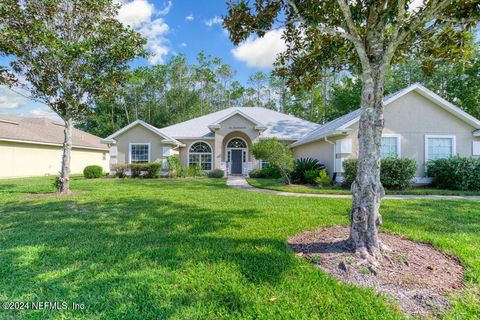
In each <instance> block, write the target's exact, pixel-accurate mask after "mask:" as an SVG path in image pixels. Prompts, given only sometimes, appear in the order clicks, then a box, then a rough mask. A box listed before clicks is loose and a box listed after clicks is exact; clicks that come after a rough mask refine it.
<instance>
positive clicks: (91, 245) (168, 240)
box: [0, 183, 294, 317]
mask: <svg viewBox="0 0 480 320" xmlns="http://www.w3.org/2000/svg"><path fill="white" fill-rule="evenodd" d="M147 184H148V183H147ZM216 185H218V183H217V184H216ZM152 186H154V185H152ZM259 214H260V213H259V212H257V211H256V210H252V209H224V210H222V209H218V210H211V209H206V208H203V207H200V206H196V205H191V204H185V203H182V202H178V203H177V202H171V201H166V200H161V199H154V200H153V199H151V198H148V199H131V197H130V198H122V199H117V200H108V198H107V199H102V201H98V202H88V203H81V202H77V201H75V200H61V201H52V202H46V203H43V202H42V203H38V202H26V203H17V204H13V203H9V204H7V205H6V206H4V207H3V208H1V209H0V215H3V217H2V225H3V230H1V232H2V234H3V239H2V244H1V249H0V261H1V268H0V278H2V279H9V280H7V282H8V283H9V284H10V285H9V286H7V287H3V291H4V292H5V291H9V292H6V293H7V294H8V295H13V296H14V297H17V298H19V297H21V294H32V293H33V292H36V291H38V290H40V291H41V292H43V293H44V294H45V296H44V297H43V298H44V299H45V298H47V301H49V300H53V299H52V298H53V296H52V295H55V296H57V295H60V296H59V297H57V299H60V300H62V301H64V300H68V301H83V300H85V297H90V298H88V299H100V300H102V301H104V302H105V303H107V304H109V305H110V304H112V305H117V306H122V305H125V304H133V305H134V307H138V308H142V307H145V306H146V305H148V306H150V308H152V310H150V311H152V312H155V313H154V314H160V315H162V317H168V316H170V315H172V314H173V313H175V311H176V309H178V307H179V306H189V305H193V304H195V303H198V301H199V300H202V301H204V300H205V299H213V300H212V301H216V303H217V304H219V305H221V306H222V307H227V308H228V309H229V310H230V311H231V312H241V309H242V308H243V307H245V306H247V305H249V304H251V302H249V301H244V300H242V299H243V298H242V295H241V294H240V293H238V292H236V290H237V289H236V288H229V287H228V286H229V284H228V283H225V284H224V286H223V288H222V289H221V290H220V289H218V287H215V288H213V290H210V291H208V295H209V297H205V296H203V297H198V296H197V295H195V294H191V292H185V293H184V294H179V295H177V296H176V297H174V298H172V297H169V298H168V299H169V301H170V303H169V304H168V306H165V305H162V304H161V303H160V304H159V299H166V298H165V297H163V298H162V296H161V294H160V296H159V292H163V289H162V290H159V289H158V287H157V286H155V284H152V283H149V282H148V279H149V276H148V275H149V274H155V273H157V272H160V273H165V274H166V275H170V276H171V275H172V273H171V272H170V273H169V272H166V271H165V270H174V271H176V272H175V273H173V274H178V272H185V273H188V272H189V269H188V268H189V266H195V265H197V264H203V265H205V266H206V268H208V266H209V265H211V266H212V267H216V266H217V265H224V264H234V265H235V266H236V267H235V268H234V270H238V271H239V272H240V274H241V277H243V280H242V281H245V282H246V283H252V284H258V283H270V284H275V283H276V282H277V281H279V279H281V277H282V274H283V273H284V272H285V271H286V270H288V269H289V267H290V266H291V264H292V263H293V259H294V258H293V257H292V255H290V254H289V251H288V248H287V247H286V245H285V243H284V242H283V241H280V240H274V239H268V238H262V237H258V238H249V237H244V236H243V234H239V233H235V231H236V229H241V228H242V225H243V224H242V222H246V221H247V220H251V219H252V218H254V217H257V218H258V215H259ZM230 233H235V235H233V236H231V235H230ZM141 273H143V274H144V275H143V276H139V274H141ZM12 274H17V275H20V276H21V277H20V278H15V277H12ZM99 274H103V275H104V276H101V277H98V276H97V275H99ZM89 275H90V276H89ZM23 277H27V278H28V280H25V279H23V281H22V278H23ZM79 279H80V280H81V281H80V282H79ZM157 280H158V278H157ZM168 281H171V280H168ZM168 281H167V282H168ZM16 282H17V283H18V285H17V283H16ZM71 282H72V283H75V284H74V285H70V283H71ZM192 286H193V288H191V289H192V290H195V286H196V285H192ZM122 288H123V289H122ZM123 290H127V291H128V295H127V294H119V291H123ZM49 291H51V292H50V295H49V294H48V292H49ZM185 291H188V290H185ZM92 293H94V294H93V295H94V296H93V297H92ZM19 294H20V295H19ZM165 294H166V293H165ZM100 296H101V297H102V298H99V297H100ZM66 297H68V299H66ZM126 297H131V299H129V301H125V299H126ZM172 300H173V301H172ZM88 303H90V304H91V305H94V304H95V301H93V300H92V301H89V302H88ZM110 307H112V306H110ZM104 308H105V306H102V307H99V308H96V309H94V310H98V312H103V311H104V310H102V309H104ZM121 309H122V308H117V309H115V310H111V311H110V312H113V313H114V314H115V313H116V312H120V313H121V312H122V311H121ZM150 311H149V312H150ZM93 312H94V313H95V311H93ZM122 315H125V314H124V313H122Z"/></svg>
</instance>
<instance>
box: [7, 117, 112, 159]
mask: <svg viewBox="0 0 480 320" xmlns="http://www.w3.org/2000/svg"><path fill="white" fill-rule="evenodd" d="M63 130H64V126H63V124H60V123H58V122H55V121H53V120H50V119H47V118H27V117H16V116H10V115H3V114H0V140H18V141H22V142H23V141H24V142H32V143H46V144H55V145H62V144H63V138H64V133H63ZM100 140H101V138H100V137H97V136H94V135H92V134H89V133H87V132H84V131H82V130H79V129H76V128H74V129H73V146H74V147H82V148H92V149H102V150H108V148H107V146H105V145H104V144H101V143H100Z"/></svg>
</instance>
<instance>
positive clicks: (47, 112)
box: [20, 106, 62, 122]
mask: <svg viewBox="0 0 480 320" xmlns="http://www.w3.org/2000/svg"><path fill="white" fill-rule="evenodd" d="M20 116H21V117H33V118H48V119H52V120H56V121H60V122H61V121H62V118H60V116H59V115H58V114H56V113H55V112H54V111H52V109H50V108H49V107H47V106H41V107H38V108H35V109H31V110H29V111H27V112H24V113H22V114H20Z"/></svg>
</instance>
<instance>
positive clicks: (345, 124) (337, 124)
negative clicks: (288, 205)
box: [292, 83, 480, 147]
mask: <svg viewBox="0 0 480 320" xmlns="http://www.w3.org/2000/svg"><path fill="white" fill-rule="evenodd" d="M413 91H415V92H416V93H418V94H420V95H421V96H423V97H425V98H426V99H428V100H430V101H431V102H433V103H434V104H435V105H436V106H438V107H441V108H443V109H444V110H446V111H448V112H449V113H450V114H452V115H453V116H455V117H457V118H459V119H460V120H463V121H464V122H466V123H468V124H469V125H471V126H472V127H474V128H476V129H480V120H478V119H476V118H475V117H473V116H472V115H470V114H468V113H466V112H465V111H463V110H462V109H460V108H458V107H457V106H455V105H453V104H452V103H451V102H448V101H447V100H445V99H444V98H442V97H440V96H439V95H438V94H436V93H435V92H433V91H431V90H429V89H427V88H426V87H424V86H423V85H421V84H419V83H415V84H412V85H410V86H408V87H406V88H405V89H402V90H400V91H398V92H395V93H393V94H391V95H389V96H386V97H385V98H384V100H383V103H384V105H385V107H386V106H388V105H389V104H391V103H393V102H394V101H397V100H398V99H400V98H402V97H403V96H405V95H407V94H409V93H410V92H413ZM359 120H360V109H357V110H354V111H352V112H350V113H348V114H346V115H344V116H342V117H340V118H337V119H335V120H332V121H330V122H328V123H326V124H324V125H323V126H321V127H320V128H318V129H317V130H314V131H312V132H311V133H310V134H308V135H306V136H305V137H303V138H302V139H300V140H298V141H297V142H295V143H293V144H292V147H296V146H300V145H303V144H306V143H310V142H313V141H316V140H319V139H322V138H325V137H328V136H331V135H335V134H337V133H342V132H347V131H348V130H350V126H352V125H353V124H355V123H357V122H358V121H359Z"/></svg>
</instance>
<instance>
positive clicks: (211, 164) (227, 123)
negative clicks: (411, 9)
mask: <svg viewBox="0 0 480 320" xmlns="http://www.w3.org/2000/svg"><path fill="white" fill-rule="evenodd" d="M384 103H385V129H384V131H383V132H384V134H383V138H382V156H394V157H409V158H413V159H415V160H416V161H417V163H418V171H417V174H416V176H417V178H416V182H419V183H422V182H428V179H427V178H425V162H426V161H427V160H430V159H437V158H441V157H449V156H453V155H461V156H467V157H471V156H480V121H479V120H478V119H476V118H474V117H472V116H471V115H469V114H467V113H465V112H464V111H462V110H461V109H459V108H458V107H456V106H454V105H453V104H451V103H450V102H448V101H446V100H444V99H443V98H441V97H440V96H438V95H437V94H435V93H433V92H432V91H430V90H428V89H426V88H425V87H423V86H422V85H420V84H415V85H411V86H409V87H407V88H405V89H403V90H401V91H399V92H397V93H395V94H393V95H391V96H389V97H386V98H385V100H384ZM359 116H360V110H355V111H353V112H351V113H349V114H347V115H345V116H342V117H340V118H338V119H335V120H333V121H331V122H329V123H326V124H324V125H318V124H315V123H312V122H308V121H305V120H302V119H299V118H296V117H293V116H291V115H286V114H283V113H280V112H276V111H273V110H269V109H265V108H258V107H255V108H238V107H235V108H228V109H225V110H221V111H218V112H214V113H211V114H208V115H205V116H202V117H199V118H195V119H192V120H189V121H185V122H182V123H179V124H176V125H173V126H169V127H165V128H160V129H159V128H155V127H153V126H151V125H149V124H147V123H145V122H143V121H141V120H137V121H135V122H133V123H131V124H130V125H128V126H126V127H124V128H123V129H121V130H119V131H117V132H115V133H114V134H112V135H110V136H109V137H107V138H106V139H104V140H103V142H104V143H106V144H109V145H110V156H111V158H112V163H133V162H148V161H163V162H164V161H166V158H167V157H168V156H170V155H173V154H177V155H179V156H180V158H181V160H182V164H183V165H185V166H188V165H193V164H200V165H201V166H202V167H203V168H204V169H205V170H211V169H214V168H219V169H222V170H224V171H225V172H226V173H227V174H228V175H231V174H243V175H247V174H248V172H249V171H250V170H252V169H254V168H258V167H260V166H261V161H259V160H258V159H255V158H254V157H253V156H252V155H251V153H250V148H251V146H252V144H253V143H255V142H256V141H258V140H260V139H264V138H269V137H276V138H278V139H279V140H281V141H284V142H285V143H288V144H290V145H291V147H292V149H293V152H294V154H295V156H296V157H297V158H305V157H310V158H315V159H318V160H319V161H320V162H321V163H323V164H325V165H326V167H327V170H328V172H329V174H330V175H331V176H335V177H336V178H339V179H341V176H342V173H343V166H342V162H343V161H344V160H345V159H347V158H350V157H356V156H357V154H358V140H357V134H358V120H359Z"/></svg>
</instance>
